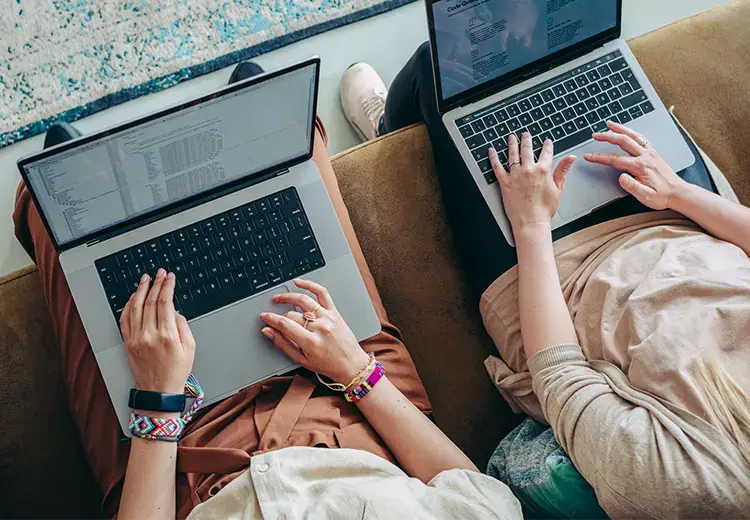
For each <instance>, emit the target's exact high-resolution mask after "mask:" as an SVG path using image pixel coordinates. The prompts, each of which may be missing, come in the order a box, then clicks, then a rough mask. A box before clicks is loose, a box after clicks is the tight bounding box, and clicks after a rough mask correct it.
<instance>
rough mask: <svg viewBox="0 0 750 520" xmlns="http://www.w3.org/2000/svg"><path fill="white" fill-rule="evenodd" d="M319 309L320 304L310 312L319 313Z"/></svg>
mask: <svg viewBox="0 0 750 520" xmlns="http://www.w3.org/2000/svg"><path fill="white" fill-rule="evenodd" d="M318 309H320V304H317V305H316V306H315V308H314V309H313V310H311V311H310V312H312V313H313V314H315V311H317V310H318Z"/></svg>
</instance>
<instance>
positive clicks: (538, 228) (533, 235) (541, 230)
mask: <svg viewBox="0 0 750 520" xmlns="http://www.w3.org/2000/svg"><path fill="white" fill-rule="evenodd" d="M513 234H514V237H515V239H516V242H524V241H529V240H535V239H538V238H540V237H547V236H550V237H551V236H552V222H551V221H549V220H544V221H539V222H526V223H523V224H520V225H519V226H516V227H514V228H513Z"/></svg>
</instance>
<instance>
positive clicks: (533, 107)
mask: <svg viewBox="0 0 750 520" xmlns="http://www.w3.org/2000/svg"><path fill="white" fill-rule="evenodd" d="M653 111H654V105H653V104H652V103H651V101H649V99H648V96H647V95H646V93H645V92H644V91H643V89H642V88H641V85H640V83H638V80H637V79H636V78H635V75H634V74H633V71H632V70H631V68H630V66H629V65H628V63H627V61H626V60H625V58H624V57H623V56H622V53H621V52H620V51H616V52H613V53H611V54H608V55H607V56H605V57H602V58H599V59H596V60H593V61H591V62H590V63H587V64H586V65H583V66H581V67H578V68H576V69H574V70H572V71H569V72H566V73H565V74H562V75H560V76H558V77H557V78H554V79H552V80H550V81H547V82H545V83H544V84H542V85H539V86H537V87H534V88H533V89H530V90H527V91H525V92H523V93H521V94H519V95H517V96H514V97H512V98H509V99H505V100H503V101H501V102H500V103H497V104H496V105H493V106H491V107H487V108H483V109H482V110H480V111H478V112H476V113H474V114H471V115H468V116H465V117H462V118H460V119H457V120H456V125H458V129H459V131H460V132H461V135H462V137H463V139H464V142H465V143H466V145H467V146H468V147H469V149H470V150H471V154H472V155H473V157H474V160H475V161H476V163H477V165H478V166H479V168H480V170H481V171H482V172H483V173H484V178H485V180H486V181H487V184H494V183H496V182H497V178H496V177H495V173H494V172H493V170H492V166H491V165H490V160H489V157H488V152H489V149H490V147H494V148H495V150H496V151H497V152H498V155H499V157H500V161H501V162H502V164H503V167H504V168H505V169H506V170H507V168H508V155H507V151H508V137H509V136H510V135H511V134H515V135H516V136H517V137H518V138H519V140H520V138H521V135H522V134H523V133H524V132H529V133H530V134H531V135H532V137H533V145H534V154H535V156H536V157H537V158H538V157H539V152H540V151H541V149H542V145H543V144H544V141H545V140H546V139H550V140H551V141H552V142H554V143H555V154H558V153H562V152H565V151H567V150H570V149H572V148H574V147H576V146H578V145H580V144H583V143H585V142H586V141H589V140H591V139H592V137H591V136H592V134H593V133H594V132H604V131H606V130H607V124H606V121H607V120H611V121H615V122H618V123H622V124H627V123H629V122H631V121H633V120H634V119H638V118H640V117H643V116H644V115H646V114H648V113H650V112H653Z"/></svg>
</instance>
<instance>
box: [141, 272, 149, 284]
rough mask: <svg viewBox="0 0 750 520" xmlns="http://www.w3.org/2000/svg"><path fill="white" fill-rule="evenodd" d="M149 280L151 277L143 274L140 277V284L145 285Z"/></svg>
mask: <svg viewBox="0 0 750 520" xmlns="http://www.w3.org/2000/svg"><path fill="white" fill-rule="evenodd" d="M149 279H151V277H150V276H149V275H147V274H146V273H144V274H143V276H141V283H146V282H148V281H149Z"/></svg>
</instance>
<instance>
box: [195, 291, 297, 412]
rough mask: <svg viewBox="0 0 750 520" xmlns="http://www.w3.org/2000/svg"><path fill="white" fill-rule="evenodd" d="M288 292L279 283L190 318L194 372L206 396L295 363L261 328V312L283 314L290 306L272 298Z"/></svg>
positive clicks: (244, 384) (285, 368)
mask: <svg viewBox="0 0 750 520" xmlns="http://www.w3.org/2000/svg"><path fill="white" fill-rule="evenodd" d="M287 292H290V291H289V288H288V287H286V286H283V285H282V286H280V287H277V288H275V289H274V290H272V291H269V292H267V293H264V294H260V295H258V296H256V297H254V298H251V299H249V300H246V301H244V302H241V303H238V304H236V305H233V306H231V307H226V308H224V309H221V310H220V311H218V312H215V313H213V314H210V315H207V316H203V317H201V318H198V319H196V320H194V321H191V322H190V328H191V329H192V331H193V336H195V343H196V349H195V364H194V370H193V372H194V374H195V376H196V377H197V378H198V381H200V383H201V386H203V390H204V391H205V392H206V397H207V398H208V399H211V398H213V397H216V396H219V395H224V394H227V393H228V392H232V391H234V390H237V389H239V388H242V387H245V386H248V385H250V384H253V383H256V382H258V381H260V380H263V379H266V378H267V377H269V376H271V375H274V374H278V373H280V372H282V371H286V370H289V369H291V368H293V367H294V366H296V365H295V364H294V363H293V362H292V361H291V360H290V359H289V358H287V357H286V356H285V355H284V354H282V353H281V351H280V350H279V349H277V348H276V347H275V346H274V345H273V344H272V343H271V342H270V341H268V339H267V338H266V337H265V336H264V335H263V334H261V332H260V329H262V328H263V326H264V325H263V322H262V321H261V320H260V313H261V312H266V311H267V312H275V313H277V314H282V315H283V314H285V313H286V312H288V311H290V310H292V309H293V307H291V306H289V305H278V304H275V303H274V302H273V301H272V300H271V298H272V297H273V296H274V295H276V294H282V293H287Z"/></svg>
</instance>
